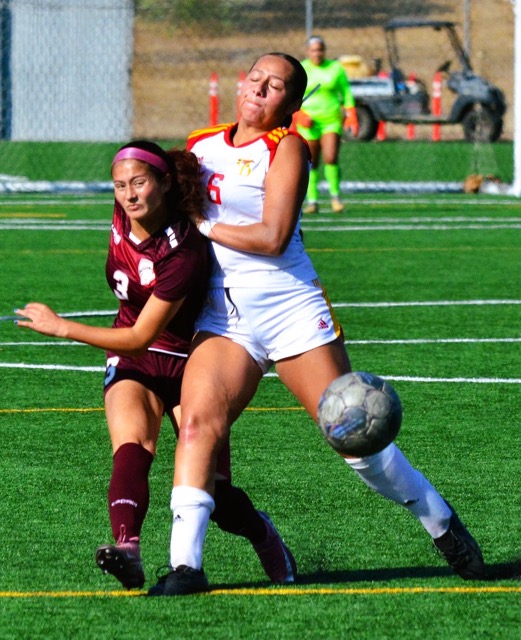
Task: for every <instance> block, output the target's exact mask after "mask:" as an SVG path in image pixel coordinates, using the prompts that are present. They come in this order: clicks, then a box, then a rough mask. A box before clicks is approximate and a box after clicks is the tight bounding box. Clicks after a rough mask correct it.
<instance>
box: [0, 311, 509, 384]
mask: <svg viewBox="0 0 521 640" xmlns="http://www.w3.org/2000/svg"><path fill="white" fill-rule="evenodd" d="M509 304H521V300H457V301H451V300H437V301H415V302H359V303H351V302H339V303H335V304H334V305H333V306H334V307H364V308H368V307H373V308H390V307H400V306H402V307H403V306H406V307H423V306H452V305H476V306H482V305H509ZM114 313H115V312H114V311H78V312H71V313H68V314H63V315H64V316H65V315H67V317H87V316H98V315H109V314H110V315H113V314H114ZM14 318H16V316H14ZM0 319H11V316H4V317H0ZM515 342H521V338H517V337H516V338H434V339H428V338H425V339H423V338H414V339H389V340H351V341H347V344H352V345H355V344H360V345H369V344H415V345H416V344H458V343H460V344H463V343H464V344H474V343H515ZM51 345H55V346H81V343H77V342H72V341H70V342H69V341H30V342H4V343H0V347H2V346H5V347H7V346H11V347H12V346H51ZM0 368H4V369H33V370H34V369H36V370H52V371H81V372H89V373H91V372H95V373H100V372H102V371H104V370H105V369H104V367H100V366H97V367H96V366H74V365H53V364H28V363H20V362H15V363H10V362H0ZM265 377H266V378H276V377H278V376H277V374H276V373H267V374H266V375H265ZM384 377H385V378H386V379H388V380H389V381H400V382H429V383H435V382H453V383H473V384H519V383H521V379H520V378H462V377H457V378H433V377H417V376H396V375H384Z"/></svg>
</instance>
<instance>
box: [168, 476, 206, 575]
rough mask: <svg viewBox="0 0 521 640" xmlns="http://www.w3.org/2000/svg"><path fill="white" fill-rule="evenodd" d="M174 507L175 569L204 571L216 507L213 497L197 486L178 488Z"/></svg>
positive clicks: (172, 557)
mask: <svg viewBox="0 0 521 640" xmlns="http://www.w3.org/2000/svg"><path fill="white" fill-rule="evenodd" d="M170 508H171V509H172V513H173V517H174V520H173V524H172V534H171V538H170V566H171V567H172V568H173V569H175V568H176V567H178V566H179V565H181V564H184V565H186V566H187V567H192V569H201V567H202V565H203V544H204V539H205V537H206V530H207V528H208V521H209V519H210V514H211V513H212V511H213V510H214V508H215V502H214V500H213V498H212V496H211V495H210V494H209V493H207V492H206V491H203V490H202V489H196V488H195V487H174V488H173V489H172V499H171V501H170Z"/></svg>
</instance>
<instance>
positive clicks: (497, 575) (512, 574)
mask: <svg viewBox="0 0 521 640" xmlns="http://www.w3.org/2000/svg"><path fill="white" fill-rule="evenodd" d="M451 576H452V577H456V576H455V574H454V572H453V571H452V569H450V567H398V568H394V569H360V570H353V571H350V570H341V571H317V572H313V573H304V574H299V576H298V578H297V582H296V586H298V585H317V584H329V585H331V584H337V583H338V584H350V583H352V584H353V583H359V582H373V583H374V582H389V581H392V580H406V579H411V578H422V579H426V578H442V577H451ZM519 579H521V560H512V561H510V562H502V563H497V564H491V565H487V576H486V578H484V580H485V581H497V580H519ZM465 582H466V583H468V582H471V581H465ZM260 584H262V585H264V583H258V582H255V583H252V582H248V583H244V582H243V583H241V584H212V585H211V586H212V589H245V588H246V589H247V588H255V587H259V586H260ZM267 584H268V585H270V584H271V583H267Z"/></svg>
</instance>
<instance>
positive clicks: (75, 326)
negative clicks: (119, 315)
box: [15, 295, 183, 356]
mask: <svg viewBox="0 0 521 640" xmlns="http://www.w3.org/2000/svg"><path fill="white" fill-rule="evenodd" d="M182 303H183V299H182V300H176V301H174V302H167V301H165V300H160V299H159V298H156V296H154V295H151V296H150V298H149V299H148V302H147V303H146V305H145V306H144V307H143V309H142V311H141V313H140V314H139V317H138V319H137V320H136V323H135V324H134V326H133V327H121V328H119V327H118V328H115V327H93V326H91V325H88V324H83V323H81V322H75V321H74V320H68V319H67V318H62V317H61V316H59V315H58V314H57V313H55V312H54V311H53V310H52V309H51V308H49V307H48V306H47V305H45V304H41V303H40V302H30V303H29V304H27V305H26V306H25V307H24V308H23V309H15V313H16V314H17V315H18V316H20V320H16V321H15V322H16V324H17V325H18V326H19V327H24V328H27V329H32V330H33V331H37V332H38V333H41V334H43V335H45V336H52V337H55V338H67V339H68V340H75V341H77V342H83V343H85V344H89V345H91V346H92V347H98V348H99V349H103V350H105V351H114V353H118V354H120V355H128V356H138V355H140V354H142V353H144V352H145V351H146V350H147V348H148V347H149V346H150V345H151V344H152V343H153V342H154V340H156V338H157V337H158V336H159V335H160V334H161V333H162V332H163V331H164V329H165V328H166V326H167V325H168V323H169V322H170V320H171V319H172V318H173V317H174V316H175V314H176V313H177V311H178V310H179V308H180V307H181V305H182Z"/></svg>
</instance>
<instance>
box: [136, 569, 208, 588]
mask: <svg viewBox="0 0 521 640" xmlns="http://www.w3.org/2000/svg"><path fill="white" fill-rule="evenodd" d="M204 591H210V586H209V584H208V578H207V577H206V575H205V573H204V571H203V570H202V569H192V567H187V566H185V565H184V564H180V565H179V566H178V567H176V568H175V569H171V570H170V571H169V572H168V573H167V574H165V575H164V576H162V577H161V578H159V580H158V582H157V584H155V585H154V586H153V587H150V589H149V590H148V595H149V596H187V595H190V594H193V593H202V592H204Z"/></svg>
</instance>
